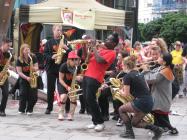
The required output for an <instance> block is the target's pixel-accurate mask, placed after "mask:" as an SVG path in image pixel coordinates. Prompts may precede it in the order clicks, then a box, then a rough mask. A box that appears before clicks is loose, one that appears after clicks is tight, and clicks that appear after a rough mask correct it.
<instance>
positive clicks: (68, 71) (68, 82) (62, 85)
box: [57, 51, 81, 121]
mask: <svg viewBox="0 0 187 140" xmlns="http://www.w3.org/2000/svg"><path fill="white" fill-rule="evenodd" d="M79 61H80V59H79V57H78V56H77V53H76V52H75V51H71V52H70V53H69V54H68V60H67V62H65V63H63V64H62V65H61V66H60V69H59V81H58V82H57V88H58V92H59V94H60V100H61V102H60V107H59V113H58V120H61V121H62V120H64V110H65V103H66V100H67V98H68V92H70V91H71V89H72V88H73V87H71V86H74V85H72V82H73V80H79V81H80V80H81V76H77V74H79V73H80V67H78V68H77V71H75V68H76V66H78V64H79ZM75 73H76V74H75ZM74 74H75V77H73V76H74ZM73 78H74V79H73ZM75 96H76V95H75ZM69 98H70V111H69V113H68V115H67V119H68V120H69V121H72V120H73V116H74V112H75V108H76V106H77V102H76V99H75V100H71V98H76V97H69Z"/></svg>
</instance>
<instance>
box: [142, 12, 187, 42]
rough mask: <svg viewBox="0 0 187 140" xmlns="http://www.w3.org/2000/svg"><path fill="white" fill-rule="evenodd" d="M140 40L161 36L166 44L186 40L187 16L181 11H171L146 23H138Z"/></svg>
mask: <svg viewBox="0 0 187 140" xmlns="http://www.w3.org/2000/svg"><path fill="white" fill-rule="evenodd" d="M139 31H140V35H141V38H140V39H141V41H145V40H151V39H152V38H153V37H162V38H164V39H165V41H166V42H167V44H171V43H172V42H175V41H176V40H180V41H182V42H185V43H186V42H187V16H186V15H184V14H182V13H171V14H167V15H164V16H163V17H162V18H160V19H157V20H154V21H151V22H149V23H147V24H139Z"/></svg>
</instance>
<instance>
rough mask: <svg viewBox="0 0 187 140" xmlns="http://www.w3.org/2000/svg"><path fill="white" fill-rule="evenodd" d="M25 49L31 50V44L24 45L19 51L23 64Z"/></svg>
mask: <svg viewBox="0 0 187 140" xmlns="http://www.w3.org/2000/svg"><path fill="white" fill-rule="evenodd" d="M25 48H30V46H29V44H26V43H24V44H22V45H21V47H20V51H19V60H20V61H21V62H22V63H23V51H24V49H25Z"/></svg>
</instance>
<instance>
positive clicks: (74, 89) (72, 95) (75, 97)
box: [68, 66, 80, 102]
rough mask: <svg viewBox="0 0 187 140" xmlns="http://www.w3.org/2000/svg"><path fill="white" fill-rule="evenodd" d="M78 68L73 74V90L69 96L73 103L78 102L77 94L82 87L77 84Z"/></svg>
mask: <svg viewBox="0 0 187 140" xmlns="http://www.w3.org/2000/svg"><path fill="white" fill-rule="evenodd" d="M77 70H78V69H77V66H76V67H75V71H74V73H73V78H72V82H71V90H70V91H69V92H68V96H69V98H70V101H71V102H76V100H77V92H76V91H78V90H79V89H80V86H79V85H78V84H76V76H77Z"/></svg>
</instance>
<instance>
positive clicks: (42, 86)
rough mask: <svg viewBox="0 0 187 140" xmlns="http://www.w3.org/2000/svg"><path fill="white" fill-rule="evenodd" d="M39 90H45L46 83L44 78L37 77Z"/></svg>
mask: <svg viewBox="0 0 187 140" xmlns="http://www.w3.org/2000/svg"><path fill="white" fill-rule="evenodd" d="M37 88H38V89H43V88H44V83H43V81H42V77H41V76H38V77H37Z"/></svg>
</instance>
